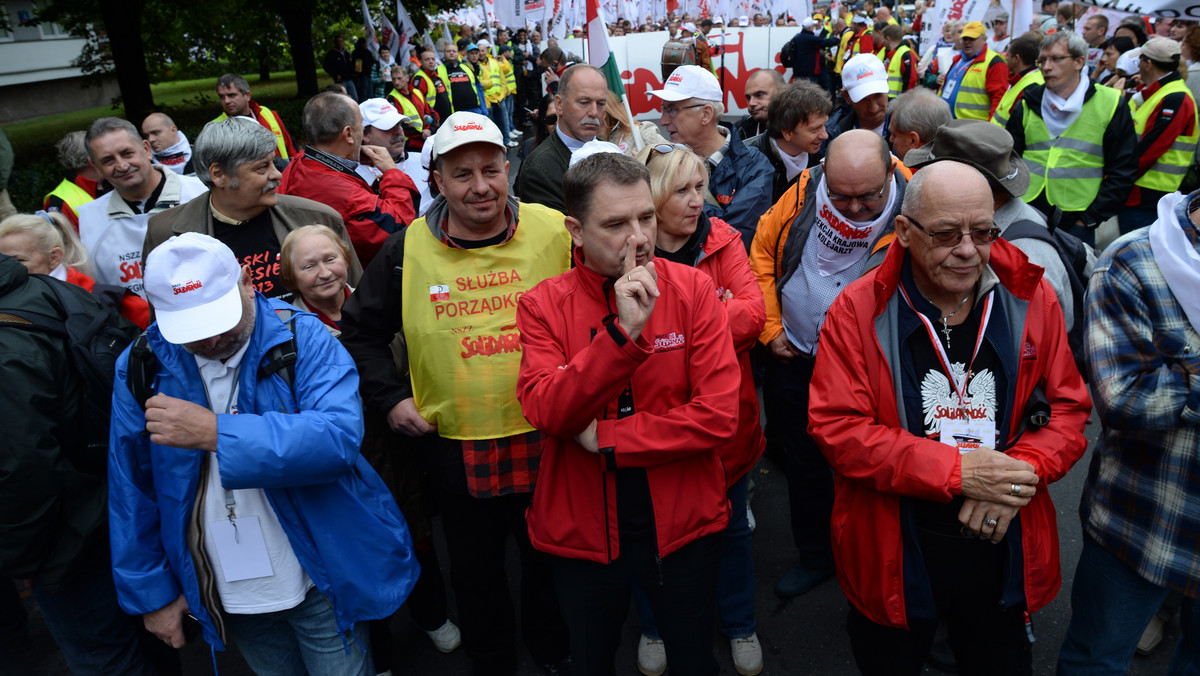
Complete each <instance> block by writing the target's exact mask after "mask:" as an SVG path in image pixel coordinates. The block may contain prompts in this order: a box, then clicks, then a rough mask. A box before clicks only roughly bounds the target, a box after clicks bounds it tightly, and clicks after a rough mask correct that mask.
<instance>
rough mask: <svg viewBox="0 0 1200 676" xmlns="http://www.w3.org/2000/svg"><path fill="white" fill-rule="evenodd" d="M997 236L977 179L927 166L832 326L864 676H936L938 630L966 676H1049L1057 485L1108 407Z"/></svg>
mask: <svg viewBox="0 0 1200 676" xmlns="http://www.w3.org/2000/svg"><path fill="white" fill-rule="evenodd" d="M998 234H999V230H998V228H996V226H995V223H994V221H993V213H992V193H991V189H990V188H989V187H988V183H987V181H986V180H985V179H984V177H983V176H982V175H981V174H980V173H979V172H978V171H977V170H976V169H974V168H973V167H971V166H970V165H967V164H964V163H961V162H955V161H951V160H944V161H938V162H935V163H933V164H930V165H927V166H925V167H924V168H922V169H921V170H920V171H919V172H917V173H916V175H915V176H914V177H913V179H912V180H911V181H910V182H909V184H908V189H907V190H906V192H905V194H904V204H903V207H902V211H901V215H900V216H897V217H896V242H895V243H894V244H893V245H892V246H891V249H890V250H889V251H888V254H887V257H886V258H885V259H884V261H883V263H882V264H881V265H880V266H879V267H878V268H876V269H875V270H873V271H871V272H870V273H868V274H867V275H865V276H864V277H862V278H861V279H859V280H857V281H855V282H853V283H851V284H850V285H848V286H847V287H846V289H845V291H843V292H842V294H841V295H840V296H838V298H837V300H835V301H834V302H833V306H832V307H831V308H830V309H829V312H828V314H827V315H826V318H825V324H824V326H823V327H822V329H821V338H820V344H819V348H818V350H817V364H816V369H815V371H814V375H813V380H812V386H811V392H810V406H809V431H810V433H811V434H812V436H813V438H814V439H815V440H816V441H817V444H818V445H819V446H820V448H821V451H822V452H823V453H824V454H825V456H826V457H827V458H828V459H829V463H830V465H832V466H833V469H834V472H835V485H836V493H835V499H834V506H833V519H832V524H833V551H834V559H835V562H836V565H837V574H838V582H840V583H841V586H842V591H843V592H845V594H846V597H847V598H848V599H849V600H850V604H851V610H850V618H849V621H848V622H847V630H848V632H849V634H850V643H851V648H852V650H853V652H854V657H855V660H856V662H857V664H858V668H859V671H861V672H862V673H863V674H913V675H916V674H920V673H921V670H922V666H923V664H924V662H925V658H926V656H927V655H928V653H929V650H930V646H931V644H932V643H933V635H934V631H935V630H936V629H937V626H938V623H939V621H940V620H946V621H947V623H948V625H949V627H950V634H949V639H950V645H951V647H952V648H953V650H954V654H955V657H956V659H957V662H958V669H959V673H964V674H1029V673H1032V668H1033V667H1032V657H1031V652H1030V643H1031V642H1032V640H1033V636H1034V632H1033V627H1032V625H1031V622H1030V618H1029V613H1031V612H1034V611H1037V610H1038V609H1040V608H1042V607H1043V606H1045V605H1046V604H1047V603H1049V602H1050V601H1051V600H1052V599H1053V598H1054V595H1055V594H1056V593H1057V592H1058V588H1059V584H1060V582H1061V575H1060V566H1059V561H1058V533H1057V529H1056V526H1055V521H1054V515H1055V511H1054V505H1053V503H1051V501H1050V497H1049V493H1048V491H1047V485H1048V484H1050V483H1052V482H1054V481H1057V480H1058V479H1061V478H1062V477H1063V476H1065V475H1066V473H1067V471H1068V470H1070V468H1071V466H1072V465H1073V464H1075V462H1076V461H1077V460H1078V459H1079V457H1080V456H1081V455H1082V454H1083V451H1084V448H1085V447H1086V446H1087V440H1086V439H1085V438H1084V435H1083V428H1084V425H1085V424H1086V422H1087V417H1088V413H1089V411H1090V410H1091V401H1090V399H1089V398H1088V394H1087V389H1086V387H1085V386H1084V383H1083V379H1082V378H1081V377H1080V376H1079V372H1078V371H1077V370H1076V368H1075V360H1074V359H1073V358H1072V356H1071V352H1070V349H1069V348H1068V346H1067V336H1066V332H1065V331H1064V329H1063V315H1062V311H1061V310H1060V309H1059V306H1058V301H1057V300H1056V298H1055V295H1054V290H1053V289H1052V288H1051V287H1050V284H1049V283H1048V282H1046V281H1045V280H1044V279H1042V269H1041V268H1040V267H1037V266H1034V265H1032V264H1030V263H1029V262H1028V260H1027V259H1026V258H1025V257H1024V256H1023V255H1021V254H1020V253H1019V252H1018V251H1017V249H1016V248H1014V247H1013V246H1012V245H1010V244H1008V242H1006V241H1004V240H1001V239H997V236H998ZM1038 409H1040V414H1036V415H1035V413H1036V412H1037V410H1038Z"/></svg>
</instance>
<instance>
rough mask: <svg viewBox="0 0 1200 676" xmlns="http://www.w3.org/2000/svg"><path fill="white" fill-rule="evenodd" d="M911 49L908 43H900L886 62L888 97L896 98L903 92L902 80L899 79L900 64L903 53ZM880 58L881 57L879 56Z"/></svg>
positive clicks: (902, 59)
mask: <svg viewBox="0 0 1200 676" xmlns="http://www.w3.org/2000/svg"><path fill="white" fill-rule="evenodd" d="M911 51H912V48H910V47H909V46H908V45H900V46H899V47H897V48H896V51H895V52H893V53H892V59H891V61H888V62H887V74H888V97H889V98H893V99H894V98H896V97H897V96H900V94H902V93H904V82H903V81H902V80H901V75H902V73H901V68H900V67H901V65H903V63H904V55H905V54H908V53H909V52H911ZM881 58H882V57H881Z"/></svg>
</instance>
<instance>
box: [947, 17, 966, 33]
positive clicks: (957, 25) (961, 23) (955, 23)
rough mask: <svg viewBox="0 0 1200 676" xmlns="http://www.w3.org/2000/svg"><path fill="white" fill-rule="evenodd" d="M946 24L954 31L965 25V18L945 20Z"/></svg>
mask: <svg viewBox="0 0 1200 676" xmlns="http://www.w3.org/2000/svg"><path fill="white" fill-rule="evenodd" d="M946 25H947V26H949V27H950V30H953V31H956V30H958V29H960V28H963V27H965V26H966V25H967V20H966V19H955V20H954V21H947V22H946Z"/></svg>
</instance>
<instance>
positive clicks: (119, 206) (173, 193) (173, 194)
mask: <svg viewBox="0 0 1200 676" xmlns="http://www.w3.org/2000/svg"><path fill="white" fill-rule="evenodd" d="M154 170H155V171H157V172H158V173H159V174H160V175H161V176H162V177H163V184H162V189H161V190H160V191H159V193H158V200H157V201H155V203H154V204H153V205H152V206H151V205H147V208H146V209H145V210H144V211H143V212H142V214H143V215H144V214H156V213H158V212H160V211H166V210H167V209H170V208H172V207H176V206H179V200H180V196H181V194H182V191H183V185H182V183H181V182H180V180H179V174H176V173H175V172H173V171H163V168H162V166H161V165H155V166H154ZM134 216H135V214H134V213H133V209H131V208H129V203H128V202H126V201H125V200H124V199H122V198H121V195H120V193H118V192H117V191H115V190H114V191H112V196H111V197H109V198H108V217H109V218H110V219H116V218H133V217H134Z"/></svg>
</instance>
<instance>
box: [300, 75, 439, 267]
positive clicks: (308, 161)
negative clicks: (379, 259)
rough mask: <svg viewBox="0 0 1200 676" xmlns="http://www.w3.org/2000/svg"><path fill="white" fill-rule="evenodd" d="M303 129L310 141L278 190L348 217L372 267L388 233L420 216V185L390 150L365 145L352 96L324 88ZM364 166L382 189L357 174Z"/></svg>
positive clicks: (353, 237)
mask: <svg viewBox="0 0 1200 676" xmlns="http://www.w3.org/2000/svg"><path fill="white" fill-rule="evenodd" d="M393 112H394V109H393ZM304 133H305V134H306V135H307V136H308V139H309V144H308V145H306V146H304V151H303V152H302V153H301V154H300V156H299V157H297V158H296V160H295V161H294V162H292V163H290V164H289V165H288V167H287V169H285V170H284V171H283V177H282V178H281V179H280V183H279V192H281V193H283V194H285V195H299V196H301V197H308V198H309V199H313V200H316V201H318V202H320V203H322V204H326V205H329V206H330V207H332V208H333V210H334V211H336V212H338V214H339V215H341V217H342V220H343V221H345V223H346V229H347V230H348V231H349V232H350V241H351V242H353V243H354V250H355V251H356V252H357V253H358V258H359V260H361V261H363V264H364V265H369V264H370V262H371V259H372V258H374V257H375V254H376V253H378V252H379V248H380V247H381V246H383V241H384V240H386V239H387V237H388V235H390V234H391V233H393V232H396V231H397V230H399V229H400V228H403V227H404V226H406V225H408V224H409V223H411V222H412V220H413V219H414V218H416V216H417V211H416V205H417V204H418V203H419V201H420V199H421V195H420V193H419V192H418V191H417V186H416V184H414V183H413V181H412V179H411V178H409V176H408V174H405V173H404V172H403V171H401V170H400V169H399V168H398V167H397V166H396V162H395V161H394V160H392V157H391V155H390V154H389V153H388V151H387V149H386V148H381V147H379V146H373V145H369V144H367V145H364V144H363V115H362V111H361V110H359V108H358V105H357V104H355V103H354V101H352V100H350V97H348V96H342V95H341V94H334V93H332V92H322V93H320V94H317V95H316V96H314V97H313V98H312V99H311V100H309V102H308V103H307V104H305V105H304ZM360 164H369V165H371V166H372V167H373V168H375V169H378V170H379V172H380V174H381V177H380V179H379V188H378V190H375V189H373V188H372V187H371V184H370V183H368V182H367V181H366V180H364V179H363V177H362V176H361V175H360V174H359V173H358V168H359V165H360Z"/></svg>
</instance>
